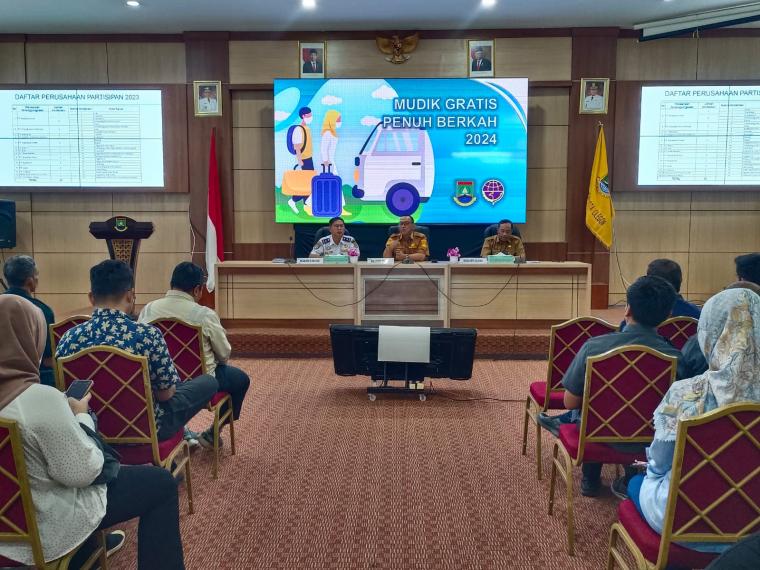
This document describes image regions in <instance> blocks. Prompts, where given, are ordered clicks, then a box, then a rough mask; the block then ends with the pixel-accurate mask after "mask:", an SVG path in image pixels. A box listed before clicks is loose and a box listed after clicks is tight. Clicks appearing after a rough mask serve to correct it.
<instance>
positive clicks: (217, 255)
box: [206, 130, 224, 292]
mask: <svg viewBox="0 0 760 570" xmlns="http://www.w3.org/2000/svg"><path fill="white" fill-rule="evenodd" d="M207 212H208V213H207V214H206V271H207V272H208V278H207V280H206V289H208V290H209V292H212V291H213V290H214V289H215V288H216V272H215V268H216V264H217V263H218V262H220V261H224V232H223V230H222V194H221V192H220V190H219V167H218V165H217V163H216V131H215V130H212V131H211V151H210V154H209V159H208V210H207Z"/></svg>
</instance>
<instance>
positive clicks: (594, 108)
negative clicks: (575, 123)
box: [578, 77, 610, 115]
mask: <svg viewBox="0 0 760 570" xmlns="http://www.w3.org/2000/svg"><path fill="white" fill-rule="evenodd" d="M609 90H610V80H609V78H606V77H596V78H582V79H581V97H580V102H579V105H580V110H579V111H578V112H579V113H580V114H581V115H606V114H607V98H608V97H607V95H608V94H609Z"/></svg>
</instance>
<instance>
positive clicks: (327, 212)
mask: <svg viewBox="0 0 760 570" xmlns="http://www.w3.org/2000/svg"><path fill="white" fill-rule="evenodd" d="M342 189H343V182H342V181H341V179H340V176H335V175H334V174H333V173H332V167H331V166H328V169H327V172H325V167H324V165H322V174H318V175H317V176H315V177H314V178H312V179H311V213H312V215H313V216H314V217H317V218H332V217H333V216H339V215H340V213H341V212H342V211H343V204H342V202H343V195H342Z"/></svg>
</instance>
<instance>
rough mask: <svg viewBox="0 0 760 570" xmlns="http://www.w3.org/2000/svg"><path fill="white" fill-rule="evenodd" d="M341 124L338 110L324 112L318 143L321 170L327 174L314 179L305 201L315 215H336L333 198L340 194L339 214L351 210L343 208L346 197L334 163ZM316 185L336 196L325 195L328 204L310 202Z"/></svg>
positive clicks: (346, 213)
mask: <svg viewBox="0 0 760 570" xmlns="http://www.w3.org/2000/svg"><path fill="white" fill-rule="evenodd" d="M341 124H342V120H341V116H340V113H339V112H338V111H336V110H335V109H330V110H329V111H327V113H325V119H324V121H323V122H322V140H321V142H320V145H319V153H320V157H321V159H322V172H323V173H325V172H326V174H327V176H325V175H324V174H322V175H320V176H317V177H316V178H315V179H314V181H313V188H312V196H311V198H310V199H308V200H307V201H306V206H307V207H308V206H313V208H314V210H313V214H314V215H315V216H325V215H328V214H331V215H337V212H334V210H335V209H336V206H337V204H336V200H335V197H337V195H339V196H340V214H341V215H343V216H350V215H351V212H349V211H347V210H346V209H345V204H346V199H345V197H344V196H343V192H342V187H343V183H342V181H341V178H340V174H339V173H338V166H337V164H336V163H335V148H336V147H337V146H338V129H339V128H340V126H341ZM320 178H322V179H324V184H323V185H322V184H320V180H319V179H320ZM330 178H332V180H333V181H334V182H333V183H330V182H331V181H330ZM317 186H324V187H325V190H326V191H328V192H329V194H336V196H329V197H328V196H325V198H326V199H327V202H329V203H331V204H330V205H328V204H326V203H325V204H320V205H319V206H317V205H315V204H312V202H313V201H314V198H315V197H314V188H316V187H317Z"/></svg>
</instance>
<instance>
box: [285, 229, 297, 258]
mask: <svg viewBox="0 0 760 570" xmlns="http://www.w3.org/2000/svg"><path fill="white" fill-rule="evenodd" d="M288 241H289V242H290V253H289V257H288V258H287V259H286V260H285V263H295V262H296V254H295V247H296V244H295V242H294V241H293V236H288Z"/></svg>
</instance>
